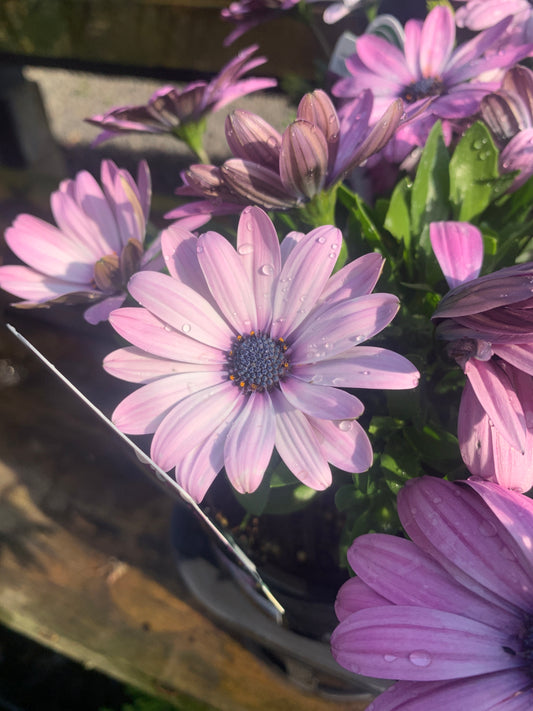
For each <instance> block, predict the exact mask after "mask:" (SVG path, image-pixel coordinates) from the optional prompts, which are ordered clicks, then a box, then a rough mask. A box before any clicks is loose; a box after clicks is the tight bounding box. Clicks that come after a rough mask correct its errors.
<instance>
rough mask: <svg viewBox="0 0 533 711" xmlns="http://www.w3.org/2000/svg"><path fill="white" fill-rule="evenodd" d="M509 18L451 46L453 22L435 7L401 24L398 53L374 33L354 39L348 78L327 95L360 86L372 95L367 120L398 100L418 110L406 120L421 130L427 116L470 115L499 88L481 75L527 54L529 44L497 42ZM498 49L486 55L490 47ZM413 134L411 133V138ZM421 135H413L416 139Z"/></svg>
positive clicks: (348, 95)
mask: <svg viewBox="0 0 533 711" xmlns="http://www.w3.org/2000/svg"><path fill="white" fill-rule="evenodd" d="M509 22H510V18H508V19H505V20H502V21H501V22H500V23H498V24H497V25H495V26H494V27H491V28H490V29H488V30H485V31H484V32H482V33H480V34H479V35H478V36H477V37H475V38H474V39H472V40H470V41H468V42H465V43H464V44H462V45H461V46H459V47H457V48H455V49H454V45H455V21H454V15H453V12H452V11H451V10H450V8H448V7H444V6H440V5H439V6H437V7H435V8H433V10H431V12H430V13H429V14H428V16H427V17H426V19H425V20H424V22H422V21H420V20H409V21H408V22H407V23H406V25H405V46H404V48H403V51H402V50H401V49H399V48H398V47H395V46H394V45H392V44H391V43H390V42H387V41H386V40H385V39H383V38H381V37H378V36H376V35H370V34H369V35H363V36H362V37H359V38H358V40H357V47H356V53H355V54H354V55H352V56H351V57H349V58H348V59H347V60H346V68H347V69H348V71H349V72H350V74H351V76H349V77H346V78H344V79H341V80H339V81H338V82H337V83H336V84H335V86H334V87H333V93H334V94H335V95H336V96H338V97H340V98H343V99H350V100H353V99H354V98H356V97H357V96H359V94H360V93H361V92H362V91H363V90H365V89H371V90H372V92H373V94H374V107H373V113H372V116H371V122H372V121H375V120H376V119H377V117H378V116H379V115H380V114H381V113H383V111H384V109H385V107H386V106H388V104H390V102H391V101H392V100H393V99H396V98H401V99H402V100H403V101H404V102H405V104H407V105H409V107H410V109H411V111H413V110H415V109H416V108H417V107H418V108H420V109H422V108H423V107H424V105H425V104H427V103H428V100H429V99H431V103H430V104H428V106H427V108H426V109H424V111H423V112H422V114H421V115H420V119H414V120H413V122H412V123H411V124H410V131H411V133H413V132H414V127H416V126H419V130H422V129H424V131H425V132H426V133H427V130H428V128H430V126H429V127H428V125H427V120H426V119H427V115H428V114H431V115H432V116H433V118H434V121H436V120H437V119H438V118H441V119H446V120H454V119H463V118H467V117H469V116H472V114H474V113H475V112H476V111H477V110H478V109H479V104H480V101H481V99H482V98H483V96H485V95H486V94H488V93H490V92H491V91H495V90H496V89H497V88H499V85H500V81H483V78H482V74H483V73H485V72H488V71H490V70H494V69H507V68H508V67H511V66H512V65H513V64H515V63H516V62H517V61H518V60H520V59H522V58H523V57H525V56H527V54H528V52H529V50H530V49H531V48H532V46H531V45H519V46H516V45H504V46H499V45H498V46H497V45H496V43H497V42H498V41H499V40H500V38H501V37H502V35H503V33H504V32H505V30H506V28H507V26H508V24H509ZM496 46H497V49H498V50H499V51H497V52H492V53H491V54H489V53H488V52H489V50H491V49H493V48H495V47H496ZM415 138H416V136H415ZM424 138H425V135H424V136H421V137H418V141H417V142H418V143H420V141H421V140H423V139H424Z"/></svg>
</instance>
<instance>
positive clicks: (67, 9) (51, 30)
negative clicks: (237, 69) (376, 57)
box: [0, 0, 338, 78]
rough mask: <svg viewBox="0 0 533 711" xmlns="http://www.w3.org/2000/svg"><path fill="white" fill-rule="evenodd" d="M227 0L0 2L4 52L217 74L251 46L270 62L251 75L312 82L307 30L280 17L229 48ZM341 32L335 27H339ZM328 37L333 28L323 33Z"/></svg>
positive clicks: (313, 51) (313, 48) (312, 46)
mask: <svg viewBox="0 0 533 711" xmlns="http://www.w3.org/2000/svg"><path fill="white" fill-rule="evenodd" d="M228 4H229V0H199V1H197V0H46V1H45V2H37V3H36V2H35V1H34V0H2V2H1V3H0V59H1V55H2V53H4V54H7V55H20V56H26V57H28V58H30V59H31V58H34V59H36V58H41V59H53V60H59V61H60V62H61V63H63V64H67V65H68V63H69V62H71V61H72V60H74V61H82V62H89V63H94V64H95V65H100V64H102V63H109V64H111V65H116V66H119V67H120V66H123V67H124V66H129V67H132V68H134V67H142V68H143V69H144V70H149V69H152V70H154V69H157V68H159V69H175V70H196V71H202V72H217V71H219V70H220V68H221V66H222V65H223V64H224V63H225V62H227V61H229V59H231V58H232V57H233V56H234V54H235V52H236V51H237V49H239V48H242V47H246V46H249V45H250V44H252V43H254V42H258V43H259V44H260V45H261V52H263V53H265V54H266V56H267V57H268V58H269V62H268V64H266V65H265V66H264V67H261V68H260V69H259V70H258V71H257V72H256V73H260V74H261V73H262V74H267V75H272V74H273V75H275V76H283V75H286V74H288V73H297V74H299V76H300V77H304V78H310V77H313V76H314V74H315V71H314V67H313V61H314V59H315V57H316V55H317V53H318V47H317V43H316V41H315V38H314V37H313V34H312V32H311V31H310V30H309V29H308V28H307V27H306V26H305V25H304V24H303V23H302V22H300V21H298V20H295V19H292V18H289V17H286V16H285V17H280V18H276V19H275V20H273V21H272V22H269V23H267V24H264V25H261V26H260V27H258V28H255V29H253V30H251V31H249V32H247V33H246V35H245V36H244V37H243V38H241V39H239V40H238V41H237V42H236V43H235V44H234V45H233V46H232V47H230V48H224V47H223V41H224V39H225V38H226V37H227V36H228V34H229V33H230V32H231V31H232V29H233V28H234V25H233V24H232V23H229V22H224V21H222V20H221V19H220V10H221V9H222V8H223V7H227V5H228ZM337 29H338V28H337ZM324 31H325V33H326V35H331V36H332V37H333V36H335V37H336V36H337V33H338V32H337V30H335V31H332V30H331V29H330V28H325V30H324Z"/></svg>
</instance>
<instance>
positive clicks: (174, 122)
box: [86, 45, 277, 146]
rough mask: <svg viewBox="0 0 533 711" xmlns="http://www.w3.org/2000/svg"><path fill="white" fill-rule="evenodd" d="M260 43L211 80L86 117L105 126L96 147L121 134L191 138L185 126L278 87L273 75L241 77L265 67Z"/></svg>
mask: <svg viewBox="0 0 533 711" xmlns="http://www.w3.org/2000/svg"><path fill="white" fill-rule="evenodd" d="M257 49H258V45H252V46H251V47H248V48H247V49H244V50H242V51H241V52H239V54H238V55H237V56H236V57H234V58H233V59H232V60H231V61H230V62H229V63H228V64H226V66H225V67H223V69H222V70H221V71H220V72H219V73H218V74H217V76H216V77H215V78H214V79H212V80H211V81H210V82H207V81H195V82H193V83H191V84H189V85H187V86H186V87H185V88H183V89H176V88H175V87H173V86H164V87H162V88H161V89H158V90H157V91H156V92H155V93H154V94H152V96H151V97H150V98H149V99H148V102H147V103H146V104H141V105H140V106H120V107H116V108H114V109H110V110H109V111H107V112H106V113H104V114H98V115H96V116H92V117H91V118H89V119H86V121H88V122H89V123H92V124H94V125H95V126H99V127H100V128H104V129H105V130H104V131H103V132H102V133H100V134H99V135H98V136H97V138H96V139H95V140H94V141H93V146H95V145H98V144H100V143H102V142H103V141H106V140H108V139H109V138H113V136H115V135H116V134H117V133H132V132H142V133H172V134H174V135H176V136H177V137H178V138H181V139H183V140H186V139H187V136H186V134H185V133H184V127H185V126H187V125H190V124H195V123H199V122H200V121H202V119H204V118H205V116H206V115H207V114H209V113H214V112H215V111H219V109H221V108H222V107H224V106H226V105H227V104H229V103H230V102H232V101H235V100H236V99H239V98H240V97H241V96H246V95H247V94H251V93H253V92H255V91H262V90H264V89H269V88H271V87H273V86H276V84H277V81H276V80H275V79H269V78H266V77H264V78H248V79H241V77H242V76H243V75H244V74H246V72H249V71H251V70H252V69H255V68H256V67H259V66H261V65H262V64H264V63H265V62H266V59H265V57H255V58H254V59H252V55H253V54H254V52H255V51H256V50H257Z"/></svg>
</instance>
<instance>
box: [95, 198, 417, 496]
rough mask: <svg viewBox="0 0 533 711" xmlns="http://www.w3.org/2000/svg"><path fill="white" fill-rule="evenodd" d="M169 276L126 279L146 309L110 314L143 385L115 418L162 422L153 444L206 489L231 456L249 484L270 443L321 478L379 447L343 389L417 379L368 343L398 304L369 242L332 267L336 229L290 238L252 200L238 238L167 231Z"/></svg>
mask: <svg viewBox="0 0 533 711" xmlns="http://www.w3.org/2000/svg"><path fill="white" fill-rule="evenodd" d="M161 239H162V250H163V254H164V255H165V259H166V262H167V266H168V269H169V272H170V276H169V275H166V274H156V273H149V272H143V273H138V274H135V275H134V276H133V277H132V279H131V280H130V284H129V290H130V293H131V294H132V296H133V297H134V298H135V299H136V300H137V301H138V302H139V303H140V304H141V306H142V307H143V308H123V309H118V310H117V311H115V312H113V314H111V317H110V322H111V324H112V325H113V327H114V328H115V329H116V330H117V331H118V332H119V333H120V334H121V335H122V336H123V337H124V338H126V339H127V340H128V341H130V343H132V344H133V347H129V348H125V349H120V350H118V351H115V352H113V353H111V354H110V355H109V356H107V357H106V359H105V361H104V367H105V369H106V370H107V371H108V372H109V373H111V374H112V375H115V376H117V377H120V378H122V379H124V380H130V381H132V382H136V383H141V384H143V387H141V388H140V389H138V390H136V391H135V392H133V393H132V394H131V395H129V396H128V397H127V398H126V399H125V400H123V401H122V403H120V404H119V405H118V407H117V408H116V410H115V412H114V413H113V421H114V422H115V424H116V425H117V426H118V427H119V428H120V429H121V430H123V431H124V432H127V433H129V434H151V433H155V434H154V437H153V440H152V447H151V455H152V457H153V459H154V461H156V462H157V464H158V465H159V466H161V467H162V468H163V469H165V470H166V471H169V470H171V469H173V468H175V473H176V479H177V481H178V482H179V484H180V485H181V486H182V487H183V488H184V489H186V490H187V491H188V492H189V494H190V495H191V496H192V497H193V498H194V499H196V500H197V501H200V500H201V499H202V498H203V497H204V495H205V493H206V491H207V489H208V488H209V486H210V485H211V483H212V482H213V480H214V478H215V477H216V475H217V473H218V472H219V471H220V470H221V469H222V467H225V468H226V473H227V475H228V477H229V479H230V481H231V483H232V485H233V486H234V487H235V488H236V489H237V490H238V491H239V492H242V493H247V492H252V491H254V490H255V489H256V488H257V487H258V486H259V484H260V482H261V480H262V477H263V475H264V473H265V470H266V468H267V466H268V464H269V461H270V458H271V455H272V452H273V449H274V447H275V448H276V449H277V451H278V453H279V455H280V456H281V458H282V459H283V461H284V462H285V464H286V465H287V467H288V468H289V469H290V471H291V472H292V473H293V474H294V475H295V476H296V478H298V479H299V480H300V481H302V482H303V483H304V484H306V485H307V486H309V487H311V488H314V489H317V490H320V489H324V488H326V487H327V486H329V484H330V483H331V471H330V467H329V464H328V462H331V463H332V464H333V465H335V466H336V467H338V468H340V469H343V470H345V471H349V472H363V471H366V470H367V469H368V467H369V466H370V464H371V462H372V448H371V446H370V442H369V440H368V437H367V436H366V434H365V432H364V431H363V429H362V427H361V426H360V425H359V424H358V422H357V418H358V417H359V416H360V415H361V413H362V412H363V409H364V408H363V404H362V403H361V401H360V400H359V399H358V398H357V397H355V395H352V394H349V393H347V392H346V391H344V390H341V389H339V388H340V387H348V388H352V387H354V388H359V387H363V388H392V389H398V388H399V389H402V388H412V387H415V385H416V384H417V381H418V372H417V371H416V369H415V368H414V367H413V365H412V364H411V363H410V362H409V361H407V360H406V359H405V358H403V357H402V356H400V355H397V354H396V353H394V352H392V351H389V350H386V349H382V348H375V347H372V346H366V345H360V344H362V343H363V341H365V340H366V339H368V338H371V337H372V336H374V335H375V334H376V333H378V332H379V331H381V330H382V329H383V328H384V327H385V326H386V325H387V324H388V323H389V322H390V321H391V320H392V319H393V318H394V315H395V314H396V311H397V309H398V299H397V298H396V297H395V296H393V295H391V294H371V293H370V292H371V291H372V289H373V288H374V285H375V284H376V282H377V279H378V277H379V275H380V272H381V268H382V259H381V257H380V256H379V255H378V254H367V255H365V256H363V257H360V258H359V259H357V260H355V261H354V262H352V263H351V264H348V265H347V266H345V267H344V268H343V269H341V270H340V271H339V272H337V273H336V274H335V275H334V276H332V277H330V275H331V272H332V270H333V267H334V265H335V262H336V260H337V256H338V254H339V250H340V248H341V241H342V237H341V233H340V231H339V230H338V229H336V228H335V227H330V226H327V227H320V228H317V229H315V230H313V231H311V232H309V233H308V234H306V235H304V234H301V233H291V234H289V235H288V236H287V237H286V238H285V239H284V240H283V242H282V244H281V247H280V244H279V242H278V237H277V235H276V231H275V229H274V226H273V224H272V222H271V221H270V219H269V218H268V216H267V215H266V214H265V213H264V212H263V211H262V210H260V209H259V208H256V207H248V208H246V209H245V210H243V212H242V215H241V218H240V221H239V227H238V234H237V249H234V248H233V247H232V246H231V245H230V243H229V242H228V241H227V240H226V239H225V238H224V237H222V236H221V235H220V234H218V233H216V232H207V233H205V234H203V235H201V236H200V237H198V238H197V237H195V236H194V235H192V234H191V233H190V232H187V231H185V230H183V229H180V228H178V227H170V228H168V229H167V230H166V231H165V232H164V233H163V234H162V238H161Z"/></svg>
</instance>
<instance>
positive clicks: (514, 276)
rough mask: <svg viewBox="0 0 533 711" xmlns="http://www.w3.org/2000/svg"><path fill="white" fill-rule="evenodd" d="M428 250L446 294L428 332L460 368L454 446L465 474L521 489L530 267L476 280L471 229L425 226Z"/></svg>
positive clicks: (528, 480) (528, 419) (531, 361)
mask: <svg viewBox="0 0 533 711" xmlns="http://www.w3.org/2000/svg"><path fill="white" fill-rule="evenodd" d="M430 238H431V244H432V247H433V251H434V253H435V256H436V257H437V260H438V262H439V264H440V265H441V268H442V270H443V272H444V275H445V277H446V279H447V281H448V284H449V285H450V286H451V287H452V288H451V290H450V291H449V292H448V293H447V294H446V295H445V296H444V297H443V299H442V301H441V302H440V304H439V306H438V307H437V309H436V311H435V313H434V315H433V319H434V320H435V322H436V324H437V328H436V335H437V337H440V338H442V339H444V340H446V341H448V342H449V343H448V346H447V351H448V353H449V355H450V356H451V357H452V358H454V359H455V360H456V362H457V363H458V364H459V365H460V366H461V368H462V369H463V371H464V373H465V375H466V377H467V379H468V386H467V387H466V388H465V390H464V392H463V396H462V399H461V405H460V415H459V431H458V435H459V444H460V447H461V454H462V456H463V459H464V461H465V464H466V465H467V467H468V468H469V469H470V471H471V472H472V473H473V474H477V475H479V476H483V477H485V478H488V479H495V480H496V481H498V482H499V483H500V484H502V485H504V486H509V487H510V488H513V489H516V490H518V491H527V490H528V489H530V488H531V485H532V484H533V471H532V469H531V466H530V465H531V461H532V457H533V418H532V414H531V413H533V389H532V387H531V376H532V375H533V311H532V307H533V263H531V262H529V263H526V264H517V265H516V266H513V267H507V268H505V269H500V270H499V271H496V272H494V273H492V274H488V275H486V276H482V277H478V274H479V272H480V269H481V262H482V259H483V242H482V238H481V233H480V232H479V230H478V229H477V228H476V227H474V226H472V225H469V224H468V223H456V222H434V223H432V224H431V225H430Z"/></svg>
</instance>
